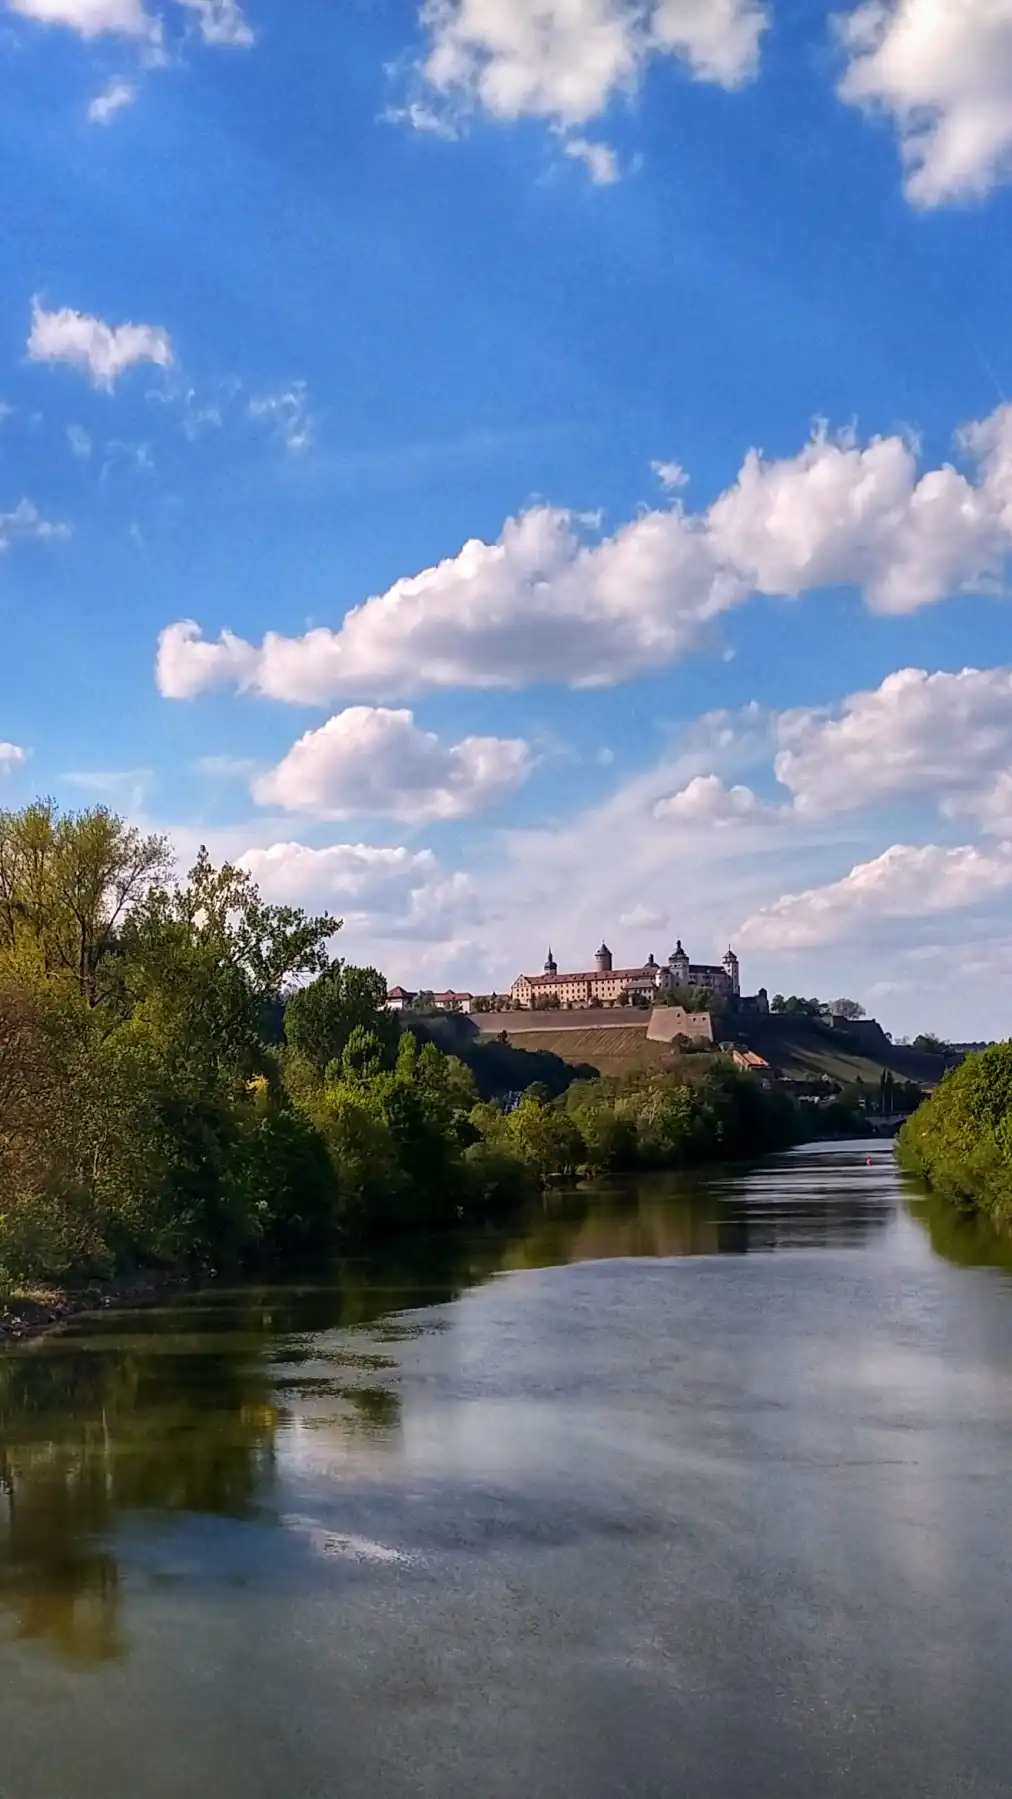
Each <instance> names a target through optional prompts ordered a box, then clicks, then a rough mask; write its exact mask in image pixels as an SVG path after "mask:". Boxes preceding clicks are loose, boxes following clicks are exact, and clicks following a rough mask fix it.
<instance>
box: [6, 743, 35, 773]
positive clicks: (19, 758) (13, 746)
mask: <svg viewBox="0 0 1012 1799" xmlns="http://www.w3.org/2000/svg"><path fill="white" fill-rule="evenodd" d="M27 760H28V751H27V750H23V749H22V748H21V745H20V744H19V743H0V774H5V775H9V774H12V773H13V772H14V770H15V769H16V768H21V767H22V766H23V765H24V763H26V762H27Z"/></svg>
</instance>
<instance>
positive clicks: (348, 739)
mask: <svg viewBox="0 0 1012 1799" xmlns="http://www.w3.org/2000/svg"><path fill="white" fill-rule="evenodd" d="M530 768H531V760H530V752H529V750H528V746H527V744H526V743H524V742H522V741H520V740H518V739H515V740H510V739H504V738H499V737H467V738H465V739H464V740H463V742H461V743H457V744H452V745H447V744H443V743H441V742H440V740H439V738H438V737H437V736H436V735H435V733H434V732H432V731H423V730H421V729H420V728H419V727H418V725H416V723H415V721H414V718H413V716H412V714H411V713H410V712H392V711H389V710H386V709H385V708H382V707H376V708H374V707H370V706H351V707H349V708H348V709H347V710H346V711H344V712H339V713H338V714H337V715H336V716H335V717H334V718H331V719H328V721H327V723H326V724H325V725H322V726H321V727H320V729H319V730H316V731H307V732H306V734H305V736H304V737H301V738H300V739H299V741H298V743H296V744H294V745H293V747H292V748H291V749H290V750H289V751H288V754H287V755H286V756H285V757H284V758H283V760H282V761H281V762H279V763H278V765H277V767H276V768H273V769H271V770H270V771H269V772H268V773H267V774H264V775H262V776H260V778H259V779H258V780H257V781H256V782H255V783H254V787H253V794H254V798H255V799H256V800H257V801H258V803H259V804H260V805H263V806H280V807H283V808H284V810H285V811H288V812H303V813H307V814H309V815H310V816H311V817H315V818H328V819H344V818H350V817H352V816H354V815H355V814H356V813H369V814H373V815H374V816H377V817H387V818H397V819H402V820H404V821H405V822H410V823H412V824H422V823H428V822H430V821H432V820H436V819H452V818H470V817H472V816H473V815H474V814H475V813H479V812H485V811H487V810H488V809H489V808H490V807H491V806H494V805H495V804H497V802H498V801H500V800H502V799H504V798H505V796H506V795H507V794H508V793H512V792H513V791H514V790H515V789H516V788H517V787H518V786H519V785H520V784H521V782H523V781H524V780H525V779H526V777H527V775H528V774H529V772H530Z"/></svg>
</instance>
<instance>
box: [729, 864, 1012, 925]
mask: <svg viewBox="0 0 1012 1799" xmlns="http://www.w3.org/2000/svg"><path fill="white" fill-rule="evenodd" d="M1010 887H1012V844H1007V843H1002V844H999V845H998V846H997V847H996V849H995V850H993V851H988V852H984V851H982V850H978V849H975V848H973V847H972V846H971V845H963V846H961V847H960V848H958V849H944V848H942V847H941V846H940V845H939V844H935V843H929V844H924V845H922V846H920V847H913V846H911V845H909V844H901V843H897V844H893V846H892V848H891V849H887V850H885V851H883V853H882V855H880V856H876V857H875V859H874V860H873V861H871V862H859V863H858V864H857V865H856V866H855V867H854V868H852V869H851V871H850V873H849V874H847V875H844V877H843V879H842V880H839V881H831V882H829V883H828V884H827V885H826V886H824V887H810V888H808V890H807V891H806V892H804V893H788V894H785V895H784V896H783V897H782V898H781V899H778V900H777V901H776V902H775V903H774V904H773V905H771V906H765V907H763V908H762V909H761V910H760V911H758V912H755V913H753V914H752V915H751V917H749V918H748V919H746V921H745V923H744V924H743V925H742V927H741V929H740V931H739V932H738V938H739V941H740V942H741V943H742V944H744V945H745V946H747V947H748V948H750V949H752V950H807V949H817V948H819V947H820V946H822V945H824V944H833V943H840V942H845V941H848V940H850V939H858V940H861V939H865V938H866V937H867V934H868V933H869V932H871V931H873V930H874V928H875V926H876V925H877V924H880V923H881V922H882V921H884V920H890V919H923V918H928V917H931V916H933V915H935V914H938V913H944V912H952V911H956V910H959V909H960V908H962V907H966V906H973V905H979V904H982V903H986V902H987V901H989V900H993V899H994V898H995V897H996V896H998V895H999V894H1003V893H1005V892H1007V890H1008V889H1009V888H1010Z"/></svg>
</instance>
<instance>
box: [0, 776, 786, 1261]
mask: <svg viewBox="0 0 1012 1799" xmlns="http://www.w3.org/2000/svg"><path fill="white" fill-rule="evenodd" d="M171 873H172V871H171V861H170V856H169V852H168V848H167V845H166V844H165V842H164V841H163V840H162V839H160V838H158V837H151V836H145V835H143V834H142V833H140V832H138V831H137V830H135V829H134V828H132V827H131V826H129V825H127V824H126V823H125V822H124V821H123V820H122V819H120V818H117V817H116V816H114V815H113V814H111V813H109V812H107V811H106V810H104V809H102V808H98V809H95V810H93V811H89V812H85V813H81V814H76V815H75V814H61V813H59V812H58V810H57V809H56V807H55V806H54V805H53V804H51V803H50V802H40V803H38V804H36V805H34V806H30V807H28V808H26V809H25V810H24V811H21V812H17V813H2V814H0V1282H2V1283H4V1284H6V1285H7V1286H8V1287H10V1286H12V1285H15V1284H18V1285H24V1284H28V1283H41V1282H44V1281H60V1282H68V1281H71V1280H77V1279H81V1278H89V1279H90V1278H106V1277H110V1276H112V1275H114V1274H116V1273H119V1272H121V1271H125V1270H132V1269H134V1268H137V1267H149V1266H168V1267H182V1268H186V1269H191V1268H192V1269H224V1268H235V1269H241V1268H244V1267H250V1266H255V1265H256V1264H257V1263H261V1262H265V1261H270V1260H273V1259H276V1258H279V1257H283V1256H291V1255H300V1254H304V1253H306V1252H309V1251H319V1250H320V1249H323V1248H325V1247H326V1246H327V1245H328V1244H331V1243H333V1242H334V1241H335V1240H340V1239H344V1240H348V1239H351V1238H355V1239H368V1238H369V1237H374V1236H377V1235H380V1234H383V1233H390V1232H396V1231H401V1230H410V1229H414V1228H417V1227H425V1228H431V1227H438V1226H440V1225H443V1224H445V1223H447V1222H450V1221H451V1220H455V1219H458V1218H460V1217H478V1216H481V1215H482V1214H487V1213H489V1212H490V1211H493V1210H497V1209H504V1208H506V1207H508V1206H511V1205H513V1204H516V1203H518V1202H519V1201H521V1200H523V1199H524V1198H525V1196H527V1195H529V1194H531V1193H532V1192H535V1191H537V1190H538V1188H539V1187H542V1186H544V1185H545V1184H546V1183H549V1182H552V1181H555V1180H559V1179H566V1178H570V1177H572V1176H575V1175H576V1174H579V1173H584V1172H587V1171H593V1170H595V1169H598V1168H637V1167H671V1166H681V1165H683V1164H687V1163H691V1162H693V1161H698V1160H705V1159H707V1158H710V1157H713V1156H717V1155H720V1156H729V1157H730V1156H735V1155H741V1154H751V1153H760V1152H761V1151H762V1150H764V1149H767V1148H771V1147H776V1146H777V1145H779V1144H780V1143H782V1142H785V1141H787V1140H788V1139H789V1138H790V1137H791V1136H792V1135H793V1133H794V1117H793V1113H792V1111H791V1108H790V1107H789V1106H786V1105H785V1103H784V1102H781V1101H779V1100H777V1099H776V1098H774V1097H773V1096H769V1095H766V1094H764V1093H763V1092H762V1091H761V1090H760V1089H759V1088H758V1086H757V1085H755V1084H754V1083H753V1082H751V1081H750V1080H748V1079H747V1078H746V1077H742V1076H739V1075H737V1074H736V1073H735V1071H734V1070H732V1069H730V1068H725V1067H719V1068H717V1069H715V1070H713V1071H712V1072H711V1073H710V1074H709V1075H708V1076H707V1078H706V1079H705V1080H704V1081H703V1082H701V1083H700V1084H698V1085H694V1086H687V1085H685V1084H683V1083H682V1082H681V1081H679V1080H678V1079H676V1078H675V1077H672V1076H667V1077H657V1076H653V1077H642V1078H639V1079H629V1080H627V1081H624V1082H607V1081H587V1082H579V1083H577V1084H576V1085H575V1086H571V1087H570V1088H569V1091H568V1093H565V1094H562V1093H561V1088H562V1086H563V1085H564V1084H565V1082H566V1081H567V1080H568V1076H567V1075H563V1076H561V1077H560V1076H559V1075H558V1071H557V1070H555V1069H554V1068H552V1067H546V1069H545V1071H544V1072H546V1073H548V1074H549V1075H551V1076H552V1077H553V1078H552V1082H551V1084H550V1085H545V1086H537V1085H535V1086H530V1087H528V1090H527V1091H526V1092H525V1093H524V1095H523V1097H522V1098H520V1099H519V1101H517V1098H516V1094H515V1093H514V1094H512V1095H511V1097H510V1099H509V1100H508V1102H507V1103H506V1104H505V1105H504V1104H502V1103H498V1102H497V1101H496V1100H494V1099H492V1098H490V1097H489V1095H490V1093H491V1092H492V1091H494V1090H496V1088H497V1083H500V1082H501V1081H502V1080H504V1079H509V1080H517V1081H519V1080H520V1078H521V1077H522V1074H523V1072H524V1069H525V1067H528V1064H526V1062H525V1061H523V1060H521V1061H518V1060H517V1057H518V1055H520V1053H521V1052H517V1051H513V1050H508V1046H505V1045H502V1046H493V1047H491V1051H490V1053H489V1052H488V1051H482V1052H479V1053H478V1054H477V1057H476V1063H477V1066H476V1068H475V1070H474V1072H472V1070H471V1069H469V1068H468V1067H467V1066H465V1064H464V1062H463V1061H462V1060H461V1059H460V1057H458V1056H456V1055H453V1054H448V1053H445V1052H444V1050H443V1049H441V1048H440V1047H438V1046H437V1044H436V1043H435V1042H428V1043H422V1042H419V1040H418V1038H417V1037H416V1036H414V1035H412V1034H411V1033H410V1032H409V1033H402V1029H401V1024H400V1021H399V1020H398V1019H397V1018H396V1017H394V1016H393V1015H392V1014H391V1013H390V1012H388V1011H387V1010H386V1006H385V1001H386V986H385V983H384V981H383V979H382V977H381V976H380V975H378V974H377V973H376V972H375V971H373V970H371V969H357V968H351V967H348V966H346V965H345V964H344V963H342V962H341V961H339V960H333V959H332V957H331V952H330V947H329V946H330V944H331V942H332V940H333V938H334V936H335V935H336V933H337V931H338V929H339V923H338V921H337V920H336V919H334V918H330V917H327V916H321V917H315V918H313V917H308V916H307V915H306V914H305V913H304V912H302V911H301V910H299V909H298V908H295V907H288V906H274V905H270V904H268V903H267V902H266V901H265V900H264V899H263V898H262V896H261V895H260V893H259V892H258V890H257V888H256V886H255V884H254V882H253V881H252V880H251V878H250V876H249V875H248V874H246V873H244V872H243V871H242V870H240V869H236V868H232V867H229V866H225V867H223V868H220V869H216V868H214V867H213V866H212V864H211V862H210V860H209V858H208V856H207V854H206V853H205V852H202V853H201V855H200V857H199V859H198V861H197V864H196V866H195V868H194V869H193V870H192V872H191V873H190V875H189V877H188V879H187V880H186V881H185V882H183V883H182V884H179V885H177V884H175V883H174V882H173V881H172V878H171ZM553 1060H555V1059H553ZM498 1090H499V1091H500V1092H502V1091H503V1089H502V1087H501V1086H499V1087H498Z"/></svg>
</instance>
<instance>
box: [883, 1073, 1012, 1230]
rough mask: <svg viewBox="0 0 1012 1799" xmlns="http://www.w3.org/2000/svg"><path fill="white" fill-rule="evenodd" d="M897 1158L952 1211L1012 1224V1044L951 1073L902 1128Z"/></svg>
mask: <svg viewBox="0 0 1012 1799" xmlns="http://www.w3.org/2000/svg"><path fill="white" fill-rule="evenodd" d="M899 1154H900V1159H901V1161H902V1162H903V1164H904V1166H905V1167H907V1168H909V1169H911V1170H912V1171H913V1172H914V1173H916V1174H919V1175H920V1176H921V1177H922V1179H924V1180H926V1181H927V1182H928V1184H929V1185H930V1186H931V1187H932V1188H934V1189H935V1190H936V1191H937V1192H939V1193H941V1194H944V1195H945V1197H946V1198H948V1199H951V1200H954V1201H955V1203H956V1204H957V1205H961V1206H965V1207H967V1208H968V1209H970V1210H974V1211H982V1212H986V1213H988V1214H989V1215H990V1216H992V1217H993V1218H996V1219H999V1220H1001V1221H1002V1222H1010V1221H1012V1043H999V1044H996V1045H994V1047H993V1048H991V1049H985V1050H981V1051H979V1052H978V1053H977V1054H976V1055H972V1056H967V1058H966V1060H965V1062H963V1063H962V1064H961V1066H960V1067H959V1068H954V1069H952V1070H950V1072H949V1073H948V1074H947V1075H946V1076H945V1079H944V1080H943V1081H942V1082H941V1084H940V1086H938V1087H937V1088H936V1089H935V1091H934V1093H933V1094H932V1095H931V1097H930V1099H928V1100H926V1101H925V1103H924V1104H923V1105H922V1106H921V1107H920V1109H919V1111H917V1112H915V1113H914V1116H913V1117H912V1118H911V1119H909V1120H908V1122H907V1123H906V1124H905V1125H904V1126H903V1130H902V1131H901V1133H900V1138H899Z"/></svg>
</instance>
